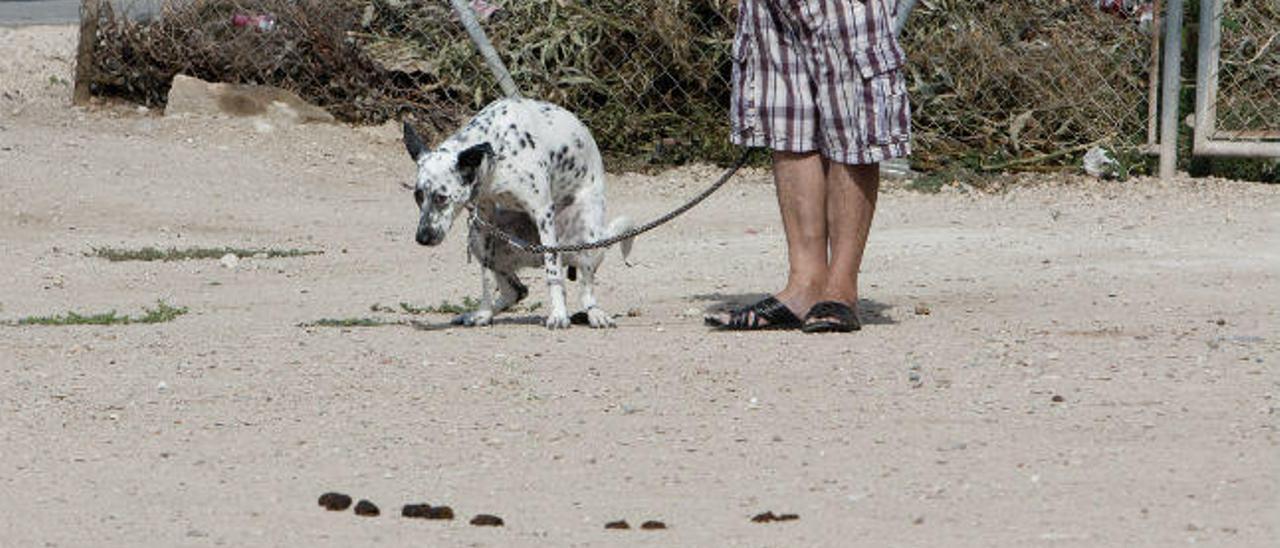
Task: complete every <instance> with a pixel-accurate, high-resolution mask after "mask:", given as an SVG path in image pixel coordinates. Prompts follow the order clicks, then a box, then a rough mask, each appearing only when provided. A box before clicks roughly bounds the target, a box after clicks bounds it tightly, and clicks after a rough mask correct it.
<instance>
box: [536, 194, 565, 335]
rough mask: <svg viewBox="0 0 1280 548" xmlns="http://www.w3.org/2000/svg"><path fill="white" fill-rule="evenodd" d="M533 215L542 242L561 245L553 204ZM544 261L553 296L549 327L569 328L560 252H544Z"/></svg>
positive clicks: (549, 288) (548, 244)
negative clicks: (557, 235) (557, 234)
mask: <svg viewBox="0 0 1280 548" xmlns="http://www.w3.org/2000/svg"><path fill="white" fill-rule="evenodd" d="M533 217H534V219H535V221H536V224H537V225H538V238H539V239H540V240H541V241H542V244H543V245H546V246H549V247H555V246H557V245H559V242H560V240H558V239H557V238H556V223H555V218H554V212H553V211H552V208H551V206H550V205H548V206H546V207H543V208H541V209H540V210H538V211H537V212H536V213H535V214H534V215H533ZM542 263H543V266H545V267H546V273H547V289H548V291H549V293H550V297H551V303H550V307H551V310H549V311H548V312H547V328H548V329H565V328H568V327H569V312H568V310H566V309H565V304H564V268H563V265H562V262H561V260H560V254H559V253H543V254H542Z"/></svg>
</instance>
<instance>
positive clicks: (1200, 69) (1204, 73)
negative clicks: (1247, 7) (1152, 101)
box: [1192, 0, 1280, 158]
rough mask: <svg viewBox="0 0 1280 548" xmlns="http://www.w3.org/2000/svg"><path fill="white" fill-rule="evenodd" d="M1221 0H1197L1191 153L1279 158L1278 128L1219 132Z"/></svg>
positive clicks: (1279, 136)
mask: <svg viewBox="0 0 1280 548" xmlns="http://www.w3.org/2000/svg"><path fill="white" fill-rule="evenodd" d="M1222 9H1223V0H1200V47H1199V52H1198V59H1197V63H1196V113H1195V138H1194V139H1193V141H1192V155H1195V156H1241V157H1257V158H1280V130H1273V131H1267V130H1262V131H1219V130H1218V128H1217V123H1218V63H1219V59H1220V58H1221V56H1222Z"/></svg>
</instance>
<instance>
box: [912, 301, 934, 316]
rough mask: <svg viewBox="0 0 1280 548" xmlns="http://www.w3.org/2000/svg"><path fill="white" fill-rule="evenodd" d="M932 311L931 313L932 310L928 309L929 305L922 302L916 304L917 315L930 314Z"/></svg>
mask: <svg viewBox="0 0 1280 548" xmlns="http://www.w3.org/2000/svg"><path fill="white" fill-rule="evenodd" d="M932 313H933V310H930V309H929V305H927V304H924V303H920V304H917V305H916V315H917V316H928V315H929V314H932Z"/></svg>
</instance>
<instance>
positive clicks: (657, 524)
mask: <svg viewBox="0 0 1280 548" xmlns="http://www.w3.org/2000/svg"><path fill="white" fill-rule="evenodd" d="M640 528H641V529H646V530H649V531H652V530H655V529H666V528H667V524H665V523H662V522H661V521H654V520H649V521H646V522H644V523H641V524H640Z"/></svg>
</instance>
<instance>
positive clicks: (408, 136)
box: [404, 120, 427, 162]
mask: <svg viewBox="0 0 1280 548" xmlns="http://www.w3.org/2000/svg"><path fill="white" fill-rule="evenodd" d="M404 148H405V150H407V151H409V157H410V158H413V161H415V162H416V161H418V158H420V157H422V153H423V152H426V150H427V147H426V145H423V144H422V138H421V137H418V132H416V131H414V130H413V126H411V125H409V121H408V120H405V121H404Z"/></svg>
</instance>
